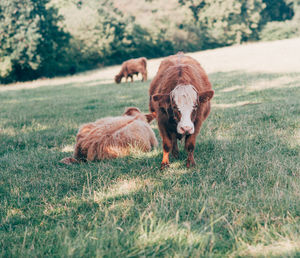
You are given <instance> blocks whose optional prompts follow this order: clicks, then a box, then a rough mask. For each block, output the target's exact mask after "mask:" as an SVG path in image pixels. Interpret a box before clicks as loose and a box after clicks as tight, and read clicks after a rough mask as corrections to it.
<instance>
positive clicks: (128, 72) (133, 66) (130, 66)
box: [115, 57, 147, 83]
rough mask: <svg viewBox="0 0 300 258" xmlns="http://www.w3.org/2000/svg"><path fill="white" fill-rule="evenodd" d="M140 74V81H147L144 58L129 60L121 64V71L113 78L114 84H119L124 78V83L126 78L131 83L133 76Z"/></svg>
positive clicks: (145, 60)
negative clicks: (129, 79)
mask: <svg viewBox="0 0 300 258" xmlns="http://www.w3.org/2000/svg"><path fill="white" fill-rule="evenodd" d="M139 73H141V74H142V76H143V79H142V81H147V59H146V58H145V57H141V58H137V59H130V60H128V61H126V62H124V63H123V64H122V67H121V71H120V72H119V74H117V75H116V76H115V82H116V83H120V82H121V80H122V78H123V77H125V79H126V82H127V79H128V77H130V78H131V82H133V75H135V74H136V75H138V74H139Z"/></svg>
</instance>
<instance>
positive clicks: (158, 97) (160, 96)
mask: <svg viewBox="0 0 300 258" xmlns="http://www.w3.org/2000/svg"><path fill="white" fill-rule="evenodd" d="M152 99H153V100H154V101H158V102H166V103H170V95H169V94H155V95H153V96H152Z"/></svg>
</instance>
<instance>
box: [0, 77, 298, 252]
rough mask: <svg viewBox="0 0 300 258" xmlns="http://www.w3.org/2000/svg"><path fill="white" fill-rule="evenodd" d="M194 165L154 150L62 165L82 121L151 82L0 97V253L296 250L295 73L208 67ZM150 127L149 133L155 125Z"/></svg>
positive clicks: (142, 92)
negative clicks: (208, 89)
mask: <svg viewBox="0 0 300 258" xmlns="http://www.w3.org/2000/svg"><path fill="white" fill-rule="evenodd" d="M210 78H211V81H212V84H213V88H214V89H215V92H216V94H215V97H214V99H213V108H212V112H211V115H210V117H209V118H208V120H207V121H206V122H205V124H204V126H203V128H202V131H201V133H200V135H199V137H198V141H197V146H196V151H195V160H196V163H197V166H196V168H193V169H186V167H185V159H186V154H185V152H184V151H183V148H182V147H183V146H182V145H181V146H180V149H181V152H180V159H179V160H171V167H170V168H169V169H167V170H164V171H160V169H159V167H160V161H161V156H162V148H161V146H159V148H158V149H156V150H153V151H152V152H150V153H147V154H143V153H133V154H132V155H131V156H129V157H126V158H122V159H117V160H109V161H102V162H98V163H85V164H80V165H73V166H66V165H64V164H60V163H59V160H60V159H62V158H64V157H66V156H70V155H71V153H72V146H73V144H74V143H75V135H76V132H77V129H78V127H79V125H80V124H82V123H85V122H89V121H94V120H96V119H98V118H100V117H104V116H109V115H112V116H114V115H120V114H121V113H122V112H123V110H124V108H125V107H128V106H138V107H139V108H140V109H142V110H143V111H147V109H148V96H147V90H148V86H149V82H147V83H140V82H135V83H133V84H125V83H123V84H120V85H115V84H101V82H100V81H92V82H90V83H87V84H86V86H84V85H82V84H80V83H70V84H65V85H62V86H43V87H38V88H34V89H16V90H10V91H3V92H0V103H1V112H0V129H1V134H0V143H1V144H0V170H1V173H0V177H1V178H0V196H1V199H0V201H1V206H0V256H2V257H18V256H22V257H34V256H38V257H43V256H56V257H58V256H62V257H65V256H73V257H88V256H92V257H93V256H99V257H102V256H105V257H119V256H124V257H139V256H171V257H174V256H175V257H183V256H185V257H189V256H193V257H209V256H210V257H224V256H230V257H241V256H251V257H253V256H258V257H260V256H268V257H269V256H278V257H281V256H284V257H297V256H298V257H299V256H300V169H299V150H300V148H299V143H300V132H299V127H300V121H299V114H300V104H299V97H300V91H299V89H300V88H299V86H300V74H299V73H291V74H287V73H285V74H266V73H241V72H228V73H215V74H211V75H210ZM153 128H154V130H155V132H156V135H157V137H158V139H159V141H160V143H161V139H160V138H159V135H158V131H157V126H156V122H155V123H153Z"/></svg>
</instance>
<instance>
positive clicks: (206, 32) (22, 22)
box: [0, 0, 300, 83]
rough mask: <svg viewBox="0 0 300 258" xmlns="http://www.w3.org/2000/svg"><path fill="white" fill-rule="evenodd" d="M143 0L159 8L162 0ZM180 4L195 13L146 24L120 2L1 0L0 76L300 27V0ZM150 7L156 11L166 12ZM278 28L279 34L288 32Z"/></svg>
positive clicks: (60, 71)
mask: <svg viewBox="0 0 300 258" xmlns="http://www.w3.org/2000/svg"><path fill="white" fill-rule="evenodd" d="M137 1H140V0H137ZM144 2H145V4H146V3H147V2H148V3H149V2H151V6H154V7H155V4H156V2H157V1H156V0H144ZM176 2H177V5H178V7H179V8H181V9H180V10H182V12H184V14H185V15H186V17H189V18H188V19H182V20H181V21H180V22H178V21H176V17H172V14H171V13H170V15H169V18H165V19H161V21H160V24H159V25H157V24H150V25H149V26H143V25H142V24H140V23H139V22H137V20H136V17H135V16H134V15H132V14H128V13H125V12H124V11H122V10H121V9H120V8H118V7H117V6H116V3H115V2H114V1H113V0H89V1H87V0H86V1H84V0H64V1H62V0H23V1H19V0H2V1H1V2H0V82H1V83H11V82H15V81H25V80H32V79H36V78H39V77H53V76H57V75H65V74H73V73H75V72H80V71H84V70H87V69H92V68H96V67H99V66H104V65H110V64H118V63H121V62H122V61H124V60H126V59H129V58H134V57H140V56H145V57H147V58H153V57H160V56H166V55H170V54H173V53H176V52H177V51H196V50H203V49H208V48H215V47H221V46H228V45H232V44H240V43H243V42H248V41H256V40H260V39H261V38H264V37H265V35H264V34H266V35H267V36H269V34H270V33H271V34H272V30H273V33H274V24H273V25H272V26H273V27H272V26H271V29H272V30H271V32H270V28H269V27H270V25H269V23H270V22H271V23H272V22H277V23H280V24H281V25H280V26H277V27H278V28H279V30H280V31H282V30H284V32H285V34H284V35H285V37H290V36H293V35H294V34H297V33H298V32H299V31H298V29H297V28H298V26H294V27H293V26H292V25H291V24H287V25H286V26H282V24H283V23H284V21H287V20H292V19H295V17H296V16H297V15H296V13H299V12H297V10H298V9H299V8H298V6H299V5H300V3H299V0H222V1H221V0H176ZM297 8H298V9H297ZM151 11H152V13H153V15H156V13H157V12H159V10H157V9H155V8H154V9H153V10H151ZM297 17H299V16H297ZM172 19H173V21H172ZM172 22H173V23H172ZM284 24H286V22H285V23H284ZM171 25H172V26H171ZM298 25H299V24H298ZM275 27H276V26H275ZM277 27H276V28H275V31H276V30H277V34H278V35H280V34H282V33H278V29H277ZM266 28H267V30H266ZM268 30H269V31H268ZM277 34H276V33H275V35H277ZM267 39H268V38H267ZM271 39H272V38H271Z"/></svg>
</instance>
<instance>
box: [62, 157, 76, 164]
mask: <svg viewBox="0 0 300 258" xmlns="http://www.w3.org/2000/svg"><path fill="white" fill-rule="evenodd" d="M60 163H64V164H66V165H70V164H72V163H78V160H77V159H74V158H72V157H68V158H64V159H62V160H61V161H60Z"/></svg>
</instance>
